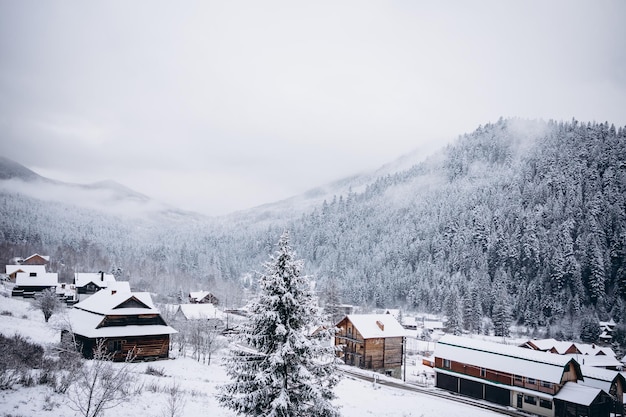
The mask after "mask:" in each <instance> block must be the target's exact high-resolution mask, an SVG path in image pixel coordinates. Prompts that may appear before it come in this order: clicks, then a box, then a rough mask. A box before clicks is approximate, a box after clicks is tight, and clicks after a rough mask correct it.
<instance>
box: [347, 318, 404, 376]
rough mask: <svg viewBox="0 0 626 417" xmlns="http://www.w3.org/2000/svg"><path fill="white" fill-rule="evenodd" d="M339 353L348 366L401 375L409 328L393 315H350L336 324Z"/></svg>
mask: <svg viewBox="0 0 626 417" xmlns="http://www.w3.org/2000/svg"><path fill="white" fill-rule="evenodd" d="M337 327H338V328H339V331H338V332H337V333H336V335H335V345H336V346H338V347H340V349H339V351H338V354H339V355H340V357H342V359H343V361H344V362H345V363H346V364H348V365H353V366H357V367H359V368H364V369H371V370H373V371H376V372H381V373H385V374H388V375H391V376H394V377H397V378H399V377H400V376H401V369H402V363H403V358H404V338H405V336H406V334H407V332H406V330H405V329H404V328H403V327H402V326H401V325H400V323H398V321H397V320H396V319H395V318H394V317H393V316H392V315H390V314H351V315H348V316H346V317H344V318H343V319H342V320H341V321H340V322H339V323H337Z"/></svg>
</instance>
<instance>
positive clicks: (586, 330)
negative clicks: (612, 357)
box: [580, 315, 602, 343]
mask: <svg viewBox="0 0 626 417" xmlns="http://www.w3.org/2000/svg"><path fill="white" fill-rule="evenodd" d="M601 333H602V329H601V328H600V321H599V320H598V317H597V316H595V315H591V316H585V317H583V318H582V320H581V322H580V340H582V341H583V342H585V343H595V342H597V341H598V337H600V334H601Z"/></svg>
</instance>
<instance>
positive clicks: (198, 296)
mask: <svg viewBox="0 0 626 417" xmlns="http://www.w3.org/2000/svg"><path fill="white" fill-rule="evenodd" d="M207 295H212V294H211V293H210V292H209V291H193V292H190V293H189V298H191V299H192V300H196V301H201V300H203V299H204V297H206V296H207Z"/></svg>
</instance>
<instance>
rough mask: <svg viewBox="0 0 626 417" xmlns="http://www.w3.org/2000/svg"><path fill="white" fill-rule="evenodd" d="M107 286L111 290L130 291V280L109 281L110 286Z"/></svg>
mask: <svg viewBox="0 0 626 417" xmlns="http://www.w3.org/2000/svg"><path fill="white" fill-rule="evenodd" d="M107 288H108V289H109V290H111V291H117V292H130V282H128V281H113V282H109V286H108V287H107Z"/></svg>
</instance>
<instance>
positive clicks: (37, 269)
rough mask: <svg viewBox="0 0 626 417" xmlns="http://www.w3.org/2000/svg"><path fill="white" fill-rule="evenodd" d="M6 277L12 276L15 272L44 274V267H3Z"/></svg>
mask: <svg viewBox="0 0 626 417" xmlns="http://www.w3.org/2000/svg"><path fill="white" fill-rule="evenodd" d="M5 270H6V273H7V275H11V274H14V273H16V272H28V273H31V272H35V273H37V274H45V273H46V266H45V265H7V266H6V267H5Z"/></svg>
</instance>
